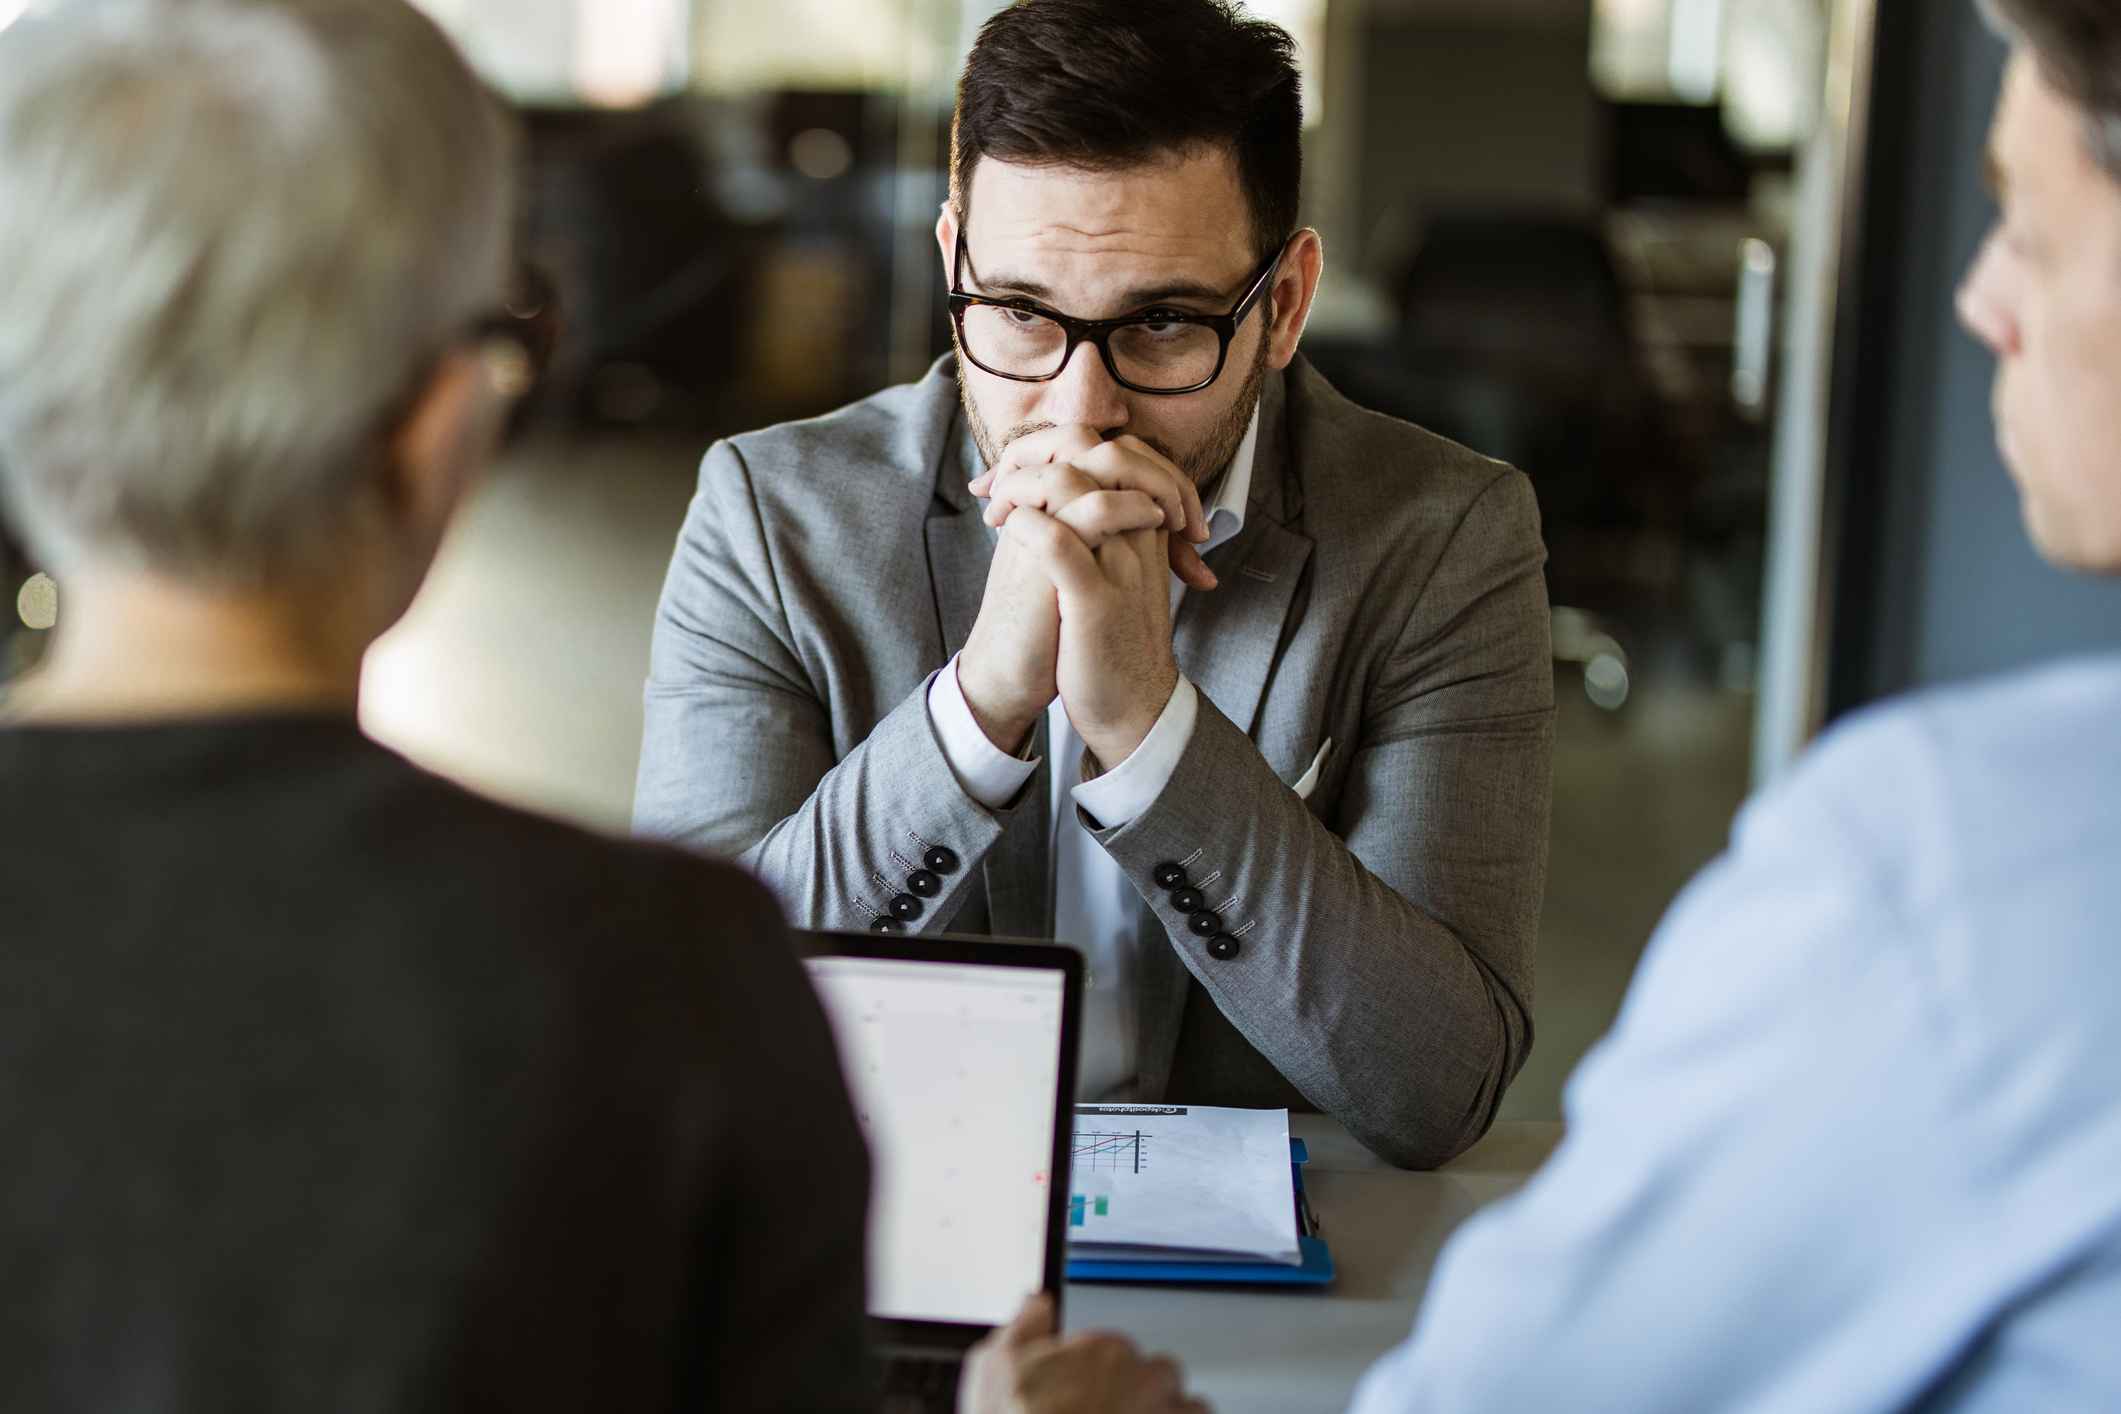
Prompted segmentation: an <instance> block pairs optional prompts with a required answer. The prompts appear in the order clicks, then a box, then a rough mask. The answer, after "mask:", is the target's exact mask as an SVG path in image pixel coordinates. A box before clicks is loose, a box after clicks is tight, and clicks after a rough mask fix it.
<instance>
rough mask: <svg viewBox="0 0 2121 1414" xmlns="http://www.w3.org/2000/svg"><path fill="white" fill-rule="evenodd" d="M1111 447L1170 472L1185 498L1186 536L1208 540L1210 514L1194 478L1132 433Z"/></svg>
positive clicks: (1118, 438) (1117, 440)
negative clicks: (1202, 502)
mask: <svg viewBox="0 0 2121 1414" xmlns="http://www.w3.org/2000/svg"><path fill="white" fill-rule="evenodd" d="M1110 445H1112V446H1114V447H1117V448H1119V449H1121V450H1123V451H1127V452H1131V453H1133V454H1134V455H1135V456H1137V457H1141V458H1143V459H1145V460H1147V461H1149V462H1151V463H1153V464H1155V465H1157V466H1160V467H1162V468H1163V469H1164V470H1165V471H1167V472H1169V473H1170V474H1171V478H1172V480H1174V481H1176V482H1177V483H1178V486H1179V492H1180V494H1181V495H1183V496H1184V497H1185V505H1186V523H1185V527H1184V529H1185V532H1186V534H1187V535H1189V536H1191V537H1192V539H1193V540H1194V541H1195V542H1196V543H1198V542H1200V541H1203V540H1206V539H1207V538H1208V513H1207V512H1206V511H1205V510H1204V509H1202V507H1201V503H1200V488H1199V487H1198V486H1196V485H1194V484H1193V478H1192V477H1190V476H1188V475H1186V473H1185V471H1184V469H1183V468H1181V467H1180V466H1179V465H1178V464H1177V463H1176V462H1173V461H1172V460H1171V459H1170V458H1169V457H1167V456H1165V455H1164V454H1163V453H1162V452H1159V451H1157V450H1156V448H1154V447H1152V446H1150V445H1149V444H1148V443H1147V442H1144V441H1143V440H1142V439H1141V438H1139V437H1136V436H1134V435H1133V434H1132V433H1129V434H1128V435H1127V436H1124V437H1115V438H1113V439H1112V442H1111V444H1110ZM1174 524H1175V523H1174Z"/></svg>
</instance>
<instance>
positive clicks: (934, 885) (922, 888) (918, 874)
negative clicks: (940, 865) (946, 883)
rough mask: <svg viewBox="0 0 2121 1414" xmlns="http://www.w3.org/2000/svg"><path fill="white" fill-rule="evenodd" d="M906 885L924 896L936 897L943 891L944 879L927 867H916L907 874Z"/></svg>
mask: <svg viewBox="0 0 2121 1414" xmlns="http://www.w3.org/2000/svg"><path fill="white" fill-rule="evenodd" d="M906 887H907V888H908V889H911V890H912V891H913V892H914V893H916V894H918V895H920V896H921V897H922V898H934V897H935V896H936V895H937V894H939V893H941V892H942V891H943V881H942V879H941V878H940V877H939V876H938V875H935V874H932V873H930V872H929V871H928V870H926V869H916V870H914V871H913V872H912V873H911V874H908V875H907V876H906Z"/></svg>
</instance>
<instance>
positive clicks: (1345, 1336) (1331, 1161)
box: [1067, 1115, 1561, 1414]
mask: <svg viewBox="0 0 2121 1414" xmlns="http://www.w3.org/2000/svg"><path fill="white" fill-rule="evenodd" d="M1289 1128H1290V1131H1291V1133H1293V1134H1295V1135H1296V1136H1297V1137H1298V1138H1301V1139H1302V1140H1303V1141H1304V1142H1305V1143H1306V1144H1307V1145H1309V1147H1310V1150H1311V1162H1310V1164H1309V1166H1308V1167H1306V1168H1305V1170H1304V1184H1305V1187H1306V1188H1307V1190H1308V1191H1309V1192H1310V1194H1311V1206H1312V1207H1313V1208H1315V1209H1316V1210H1317V1212H1318V1220H1319V1223H1320V1225H1321V1226H1322V1227H1323V1228H1324V1230H1325V1237H1326V1241H1327V1242H1328V1243H1329V1244H1330V1245H1331V1246H1332V1248H1333V1260H1334V1263H1335V1265H1336V1267H1337V1269H1338V1276H1337V1279H1336V1280H1335V1281H1334V1283H1333V1285H1332V1286H1330V1287H1327V1288H1326V1289H1324V1290H1322V1291H1272V1292H1260V1291H1218V1290H1214V1289H1212V1288H1201V1287H1157V1286H1116V1285H1113V1286H1108V1285H1092V1284H1071V1285H1070V1286H1069V1288H1068V1296H1067V1326H1068V1328H1069V1329H1070V1330H1089V1329H1093V1328H1099V1329H1108V1330H1117V1331H1123V1332H1125V1333H1126V1334H1127V1335H1129V1336H1131V1337H1132V1338H1133V1339H1134V1340H1135V1342H1136V1343H1137V1344H1139V1345H1141V1346H1142V1348H1143V1349H1145V1350H1150V1351H1160V1352H1165V1353H1168V1354H1170V1355H1173V1356H1176V1357H1177V1358H1178V1359H1179V1360H1180V1361H1182V1362H1184V1364H1185V1367H1186V1383H1187V1386H1188V1388H1189V1389H1191V1390H1192V1391H1193V1392H1194V1393H1196V1394H1199V1395H1201V1396H1203V1397H1204V1398H1206V1399H1207V1400H1208V1401H1209V1402H1210V1403H1211V1404H1213V1405H1214V1406H1215V1409H1216V1411H1217V1414H1269V1412H1270V1411H1271V1414H1328V1412H1329V1411H1331V1414H1338V1412H1339V1411H1341V1410H1344V1409H1346V1408H1347V1407H1348V1401H1349V1399H1350V1398H1351V1397H1352V1396H1353V1395H1354V1393H1355V1385H1356V1382H1357V1381H1359V1380H1360V1379H1361V1378H1362V1373H1363V1371H1364V1370H1366V1369H1368V1368H1369V1367H1370V1363H1371V1362H1372V1361H1374V1360H1375V1359H1376V1358H1377V1357H1378V1356H1380V1355H1382V1354H1383V1353H1384V1352H1385V1351H1387V1350H1389V1349H1390V1348H1391V1347H1393V1346H1395V1345H1397V1344H1398V1343H1399V1342H1400V1341H1402V1340H1404V1339H1406V1336H1407V1332H1408V1330H1409V1329H1411V1328H1412V1326H1413V1324H1414V1312H1415V1309H1416V1308H1417V1307H1418V1306H1419V1305H1420V1304H1421V1296H1422V1292H1423V1291H1424V1290H1425V1289H1426V1288H1427V1286H1428V1282H1429V1269H1430V1267H1431V1266H1432V1265H1433V1264H1434V1263H1435V1261H1436V1254H1437V1253H1438V1252H1439V1251H1440V1250H1441V1249H1442V1247H1443V1244H1444V1240H1445V1239H1446V1238H1448V1237H1449V1236H1450V1235H1451V1232H1452V1230H1453V1229H1454V1228H1456V1227H1457V1226H1458V1225H1459V1224H1460V1223H1461V1222H1464V1221H1465V1219H1466V1218H1467V1217H1468V1216H1470V1215H1471V1214H1472V1213H1473V1212H1474V1210H1475V1209H1478V1208H1480V1207H1482V1206H1483V1205H1485V1204H1487V1203H1491V1202H1493V1201H1494V1200H1495V1199H1497V1198H1500V1197H1503V1196H1504V1195H1506V1194H1509V1193H1513V1192H1515V1191H1516V1190H1517V1189H1518V1188H1519V1187H1520V1186H1521V1185H1522V1184H1523V1183H1524V1181H1525V1180H1526V1179H1527V1178H1529V1177H1530V1176H1531V1175H1532V1172H1533V1170H1535V1169H1537V1168H1538V1167H1539V1165H1540V1164H1542V1163H1544V1162H1545V1161H1546V1157H1547V1155H1548V1154H1549V1153H1550V1152H1552V1150H1553V1148H1554V1146H1555V1145H1556V1144H1557V1143H1559V1142H1560V1139H1561V1126H1560V1125H1558V1124H1525V1123H1519V1124H1498V1125H1496V1126H1495V1128H1494V1129H1493V1131H1491V1132H1490V1133H1489V1135H1488V1137H1487V1138H1485V1139H1483V1140H1482V1141H1481V1142H1480V1143H1478V1144H1476V1145H1474V1146H1473V1147H1472V1148H1471V1149H1469V1150H1467V1151H1466V1153H1465V1154H1463V1155H1462V1156H1460V1157H1459V1158H1458V1159H1457V1160H1456V1161H1455V1162H1453V1163H1452V1164H1450V1165H1449V1166H1448V1167H1446V1168H1443V1169H1441V1170H1438V1171H1437V1172H1435V1173H1406V1172H1404V1171H1402V1170H1399V1169H1395V1168H1392V1167H1390V1166H1388V1165H1387V1164H1385V1163H1383V1162H1382V1161H1380V1160H1379V1159H1377V1158H1376V1157H1375V1156H1374V1155H1372V1154H1371V1153H1370V1152H1369V1151H1368V1150H1366V1149H1364V1148H1363V1147H1362V1146H1361V1145H1360V1144H1358V1143H1356V1142H1355V1141H1354V1140H1353V1139H1352V1138H1350V1137H1349V1136H1348V1133H1347V1131H1346V1130H1344V1129H1342V1128H1341V1127H1340V1126H1339V1125H1338V1124H1336V1123H1334V1122H1333V1121H1332V1120H1329V1119H1327V1118H1325V1117H1324V1116H1323V1115H1291V1116H1290V1117H1289Z"/></svg>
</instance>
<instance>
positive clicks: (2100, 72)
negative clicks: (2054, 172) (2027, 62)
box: [1978, 0, 2121, 179]
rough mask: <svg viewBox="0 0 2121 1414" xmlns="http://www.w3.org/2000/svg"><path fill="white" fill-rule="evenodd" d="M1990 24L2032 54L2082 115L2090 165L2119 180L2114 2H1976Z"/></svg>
mask: <svg viewBox="0 0 2121 1414" xmlns="http://www.w3.org/2000/svg"><path fill="white" fill-rule="evenodd" d="M1978 3H1979V4H1980V6H1981V11H1982V13H1983V14H1985V15H1986V16H1987V17H1988V19H1989V22H1990V23H1991V24H1993V25H1995V26H1996V28H1997V29H1999V30H2001V31H2002V32H2003V34H2004V35H2005V36H2006V37H2007V38H2009V39H2011V40H2012V41H2014V42H2016V43H2019V44H2023V45H2025V46H2026V47H2027V48H2028V49H2030V50H2031V51H2032V54H2033V58H2034V59H2035V61H2036V62H2037V63H2038V64H2039V65H2040V71H2041V73H2043V74H2045V75H2046V76H2047V81H2048V82H2049V83H2051V84H2053V85H2054V86H2055V88H2056V89H2057V90H2058V91H2059V92H2061V93H2062V94H2063V95H2064V96H2065V97H2067V98H2069V99H2070V100H2071V101H2073V102H2075V103H2077V104H2078V105H2080V106H2081V107H2082V108H2083V109H2084V113H2085V117H2086V120H2087V121H2086V129H2087V131H2086V140H2087V142H2088V143H2089V144H2090V147H2091V154H2092V159H2093V160H2094V161H2096V162H2097V163H2098V164H2099V165H2100V166H2101V167H2104V168H2105V169H2106V170H2107V172H2108V173H2109V174H2110V175H2112V176H2114V177H2115V178H2117V179H2121V7H2116V6H2115V5H2114V3H2113V0H1978Z"/></svg>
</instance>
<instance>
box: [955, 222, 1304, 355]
mask: <svg viewBox="0 0 2121 1414" xmlns="http://www.w3.org/2000/svg"><path fill="white" fill-rule="evenodd" d="M1288 251H1289V242H1288V241H1283V242H1282V243H1281V245H1280V246H1279V247H1278V248H1277V249H1276V250H1275V252H1274V254H1272V255H1271V256H1269V257H1267V260H1266V263H1265V264H1263V265H1261V266H1260V267H1259V270H1258V272H1257V273H1256V274H1254V275H1253V277H1252V281H1251V284H1250V285H1249V286H1248V287H1247V289H1246V290H1245V293H1244V297H1243V298H1242V299H1240V300H1239V301H1238V302H1237V305H1236V307H1235V308H1234V309H1232V310H1231V311H1230V312H1229V313H1228V314H1191V313H1186V312H1183V311H1179V310H1162V309H1157V310H1150V311H1148V312H1147V313H1144V314H1129V315H1125V316H1123V317H1121V318H1118V319H1074V318H1071V317H1069V316H1068V315H1065V314H1061V313H1059V312H1058V311H1055V310H1051V309H1047V308H1046V307H1045V306H1043V305H1040V304H1036V303H1033V302H1032V301H1030V300H1026V299H990V298H988V297H987V296H985V295H976V294H968V293H966V291H965V290H964V288H963V285H964V272H965V266H966V264H967V263H968V257H967V255H966V251H965V232H964V228H963V227H962V226H960V227H959V228H958V233H957V261H956V268H955V270H953V272H952V275H951V280H950V293H949V296H948V298H949V301H950V319H951V322H952V323H953V324H955V325H956V326H957V343H958V348H959V349H961V350H962V351H963V352H964V355H965V357H966V358H967V359H969V360H970V361H971V362H972V363H973V364H974V365H976V366H977V367H979V368H981V369H983V370H985V371H986V372H988V373H991V374H993V375H994V376H995V377H997V378H1008V379H1011V380H1013V381H1015V382H1018V383H1046V382H1050V381H1052V380H1053V379H1055V378H1058V377H1059V376H1060V374H1061V370H1062V369H1064V368H1066V367H1067V366H1068V360H1070V359H1072V358H1074V357H1075V350H1076V348H1077V346H1079V345H1081V344H1086V343H1087V344H1093V345H1095V346H1096V348H1097V352H1098V356H1099V357H1101V358H1102V359H1104V361H1105V371H1106V372H1107V373H1110V374H1111V375H1112V380H1113V381H1114V382H1116V383H1118V384H1119V385H1120V386H1121V387H1122V388H1128V389H1131V390H1132V391H1134V392H1137V393H1150V394H1154V395H1156V396H1158V397H1175V396H1177V395H1179V394H1181V393H1197V392H1199V391H1200V390H1201V389H1203V388H1205V387H1207V386H1208V385H1209V384H1211V383H1213V382H1214V381H1215V380H1216V379H1217V378H1220V377H1221V376H1222V371H1223V365H1224V364H1225V363H1227V362H1228V361H1229V358H1230V341H1231V340H1232V339H1233V338H1235V337H1236V336H1237V331H1238V329H1239V328H1240V327H1242V326H1243V324H1244V322H1245V319H1246V318H1247V317H1248V316H1249V315H1250V314H1251V313H1252V308H1253V306H1254V305H1256V304H1258V303H1259V301H1260V297H1261V296H1262V295H1264V294H1265V293H1266V292H1267V291H1268V290H1269V289H1271V288H1272V287H1273V284H1274V272H1275V271H1277V270H1279V269H1280V268H1281V261H1282V257H1283V256H1284V255H1286V254H1288Z"/></svg>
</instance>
